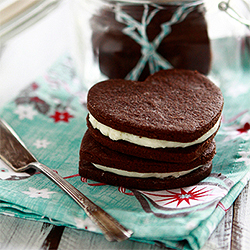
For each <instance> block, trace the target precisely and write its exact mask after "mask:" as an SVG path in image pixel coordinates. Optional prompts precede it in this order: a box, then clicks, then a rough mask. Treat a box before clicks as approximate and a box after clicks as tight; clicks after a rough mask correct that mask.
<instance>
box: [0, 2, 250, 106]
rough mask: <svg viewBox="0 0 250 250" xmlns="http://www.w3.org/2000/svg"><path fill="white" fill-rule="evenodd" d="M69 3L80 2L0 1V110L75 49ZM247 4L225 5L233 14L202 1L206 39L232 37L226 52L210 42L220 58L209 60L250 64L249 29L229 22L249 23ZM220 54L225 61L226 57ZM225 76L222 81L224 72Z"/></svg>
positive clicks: (70, 4)
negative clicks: (203, 4)
mask: <svg viewBox="0 0 250 250" xmlns="http://www.w3.org/2000/svg"><path fill="white" fill-rule="evenodd" d="M74 1H78V2H80V1H81V0H40V1H35V0H0V42H1V48H0V106H2V105H3V104H4V103H5V102H7V101H8V100H10V99H11V98H13V97H14V96H15V95H16V94H17V93H18V92H19V91H20V90H21V89H22V88H24V87H25V86H26V85H27V84H29V83H31V82H32V81H34V80H35V79H36V77H38V76H39V75H42V74H43V72H44V71H45V70H46V69H48V67H50V66H51V64H52V63H53V62H55V61H56V59H57V58H58V57H59V56H60V55H62V54H63V53H67V52H69V53H71V51H72V47H74V46H76V45H75V41H74V39H75V36H76V35H78V34H75V19H76V18H77V17H76V16H74V9H73V8H72V2H74ZM82 1H84V0H82ZM249 1H250V0H231V1H228V0H227V1H225V2H224V3H228V2H230V6H231V7H232V8H233V10H235V11H236V12H234V11H232V10H231V9H227V10H225V9H224V10H219V8H218V5H219V3H221V2H222V1H221V0H206V1H205V2H206V6H207V18H208V21H209V26H208V32H209V36H210V38H211V39H212V40H214V41H218V39H221V38H222V39H223V38H224V37H233V39H232V40H231V41H230V43H231V44H230V45H229V47H230V50H229V51H228V46H225V45H226V44H225V41H222V40H221V41H222V42H220V43H218V42H217V43H216V42H212V46H215V47H216V50H217V51H221V53H223V57H221V55H220V54H219V53H216V55H214V57H216V58H217V59H218V60H219V61H220V60H222V62H225V61H230V60H231V61H232V63H233V68H237V67H241V60H242V55H243V54H244V58H243V59H244V60H246V61H248V62H249V57H248V56H246V55H247V54H246V53H245V52H244V53H243V52H242V50H243V49H244V51H245V50H247V51H248V52H247V53H248V55H249V51H250V49H249V48H250V45H249V37H250V35H249V29H248V28H247V25H243V24H241V23H240V22H239V21H236V20H235V19H234V17H237V18H239V16H237V15H236V14H237V13H240V14H241V16H242V17H244V18H245V17H247V18H248V20H250V18H249V17H250V15H249V13H250V9H249V6H250V3H249ZM221 7H222V8H223V7H225V5H222V6H221ZM226 12H229V13H226ZM230 15H231V16H233V17H231V16H230ZM83 25H84V24H83ZM78 30H79V29H78ZM242 37H244V38H243V40H242ZM224 54H228V55H230V56H229V57H228V58H225V57H224ZM219 64H220V63H219ZM225 70H226V69H223V70H221V71H225ZM215 72H216V69H215ZM217 73H218V72H217ZM224 73H225V72H224ZM225 75H226V77H227V76H228V73H226V74H225ZM217 76H218V74H217ZM212 77H213V76H212ZM223 77H224V76H223ZM229 78H231V76H229Z"/></svg>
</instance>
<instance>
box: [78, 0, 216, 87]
mask: <svg viewBox="0 0 250 250" xmlns="http://www.w3.org/2000/svg"><path fill="white" fill-rule="evenodd" d="M74 13H75V20H76V29H77V32H76V37H75V39H76V43H77V44H76V45H75V46H74V51H75V52H74V55H75V56H74V57H75V60H76V64H77V69H78V73H79V75H80V76H81V78H82V80H83V81H84V83H85V84H86V85H88V86H91V85H92V84H94V83H96V82H97V81H100V80H104V79H108V78H109V79H114V78H123V79H130V80H139V81H143V80H145V78H146V77H147V76H149V75H150V74H152V73H155V72H157V71H159V70H161V69H169V68H182V69H191V70H197V71H199V72H200V73H203V74H208V73H209V70H210V62H211V52H210V41H209V37H208V32H207V24H206V20H205V17H204V15H205V8H204V4H203V1H197V0H196V1H194V0H193V1H185V0H184V1H174V0H172V1H168V0H158V1H144V0H137V1H128V0H123V1H115V0H110V1H106V0H91V1H90V0H77V1H76V3H75V12H74Z"/></svg>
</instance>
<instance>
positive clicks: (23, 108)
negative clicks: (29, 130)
mask: <svg viewBox="0 0 250 250" xmlns="http://www.w3.org/2000/svg"><path fill="white" fill-rule="evenodd" d="M14 113H15V114H17V115H18V117H19V119H20V120H23V119H25V118H26V119H29V120H33V118H34V116H35V115H37V114H38V112H37V111H36V110H34V109H33V107H32V106H30V105H18V106H17V109H16V110H15V111H14Z"/></svg>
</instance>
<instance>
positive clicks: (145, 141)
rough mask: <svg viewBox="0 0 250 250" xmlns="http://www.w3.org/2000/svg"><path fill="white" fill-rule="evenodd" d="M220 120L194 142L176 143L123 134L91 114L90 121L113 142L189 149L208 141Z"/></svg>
mask: <svg viewBox="0 0 250 250" xmlns="http://www.w3.org/2000/svg"><path fill="white" fill-rule="evenodd" d="M220 120H221V118H219V119H218V121H217V122H216V124H215V125H214V126H213V127H212V128H211V129H210V130H209V131H208V132H206V133H205V134H204V135H202V136H201V137H200V138H198V139H196V140H195V141H192V142H175V141H166V140H159V139H152V138H147V137H143V136H138V135H133V134H129V133H126V132H122V131H119V130H116V129H113V128H111V127H108V126H106V125H104V124H102V123H100V122H98V121H97V120H96V119H95V118H94V117H93V116H92V115H91V114H90V113H89V121H90V123H91V124H92V126H93V128H95V129H98V130H99V131H100V132H101V133H102V134H103V135H104V136H108V137H109V138H110V139H111V140H113V141H118V140H124V141H128V142H131V143H134V144H136V145H140V146H145V147H150V148H178V147H182V148H185V147H189V146H192V145H195V144H199V143H201V142H204V141H205V140H207V139H208V138H209V137H210V136H211V135H212V134H213V133H215V132H216V130H217V129H218V128H219V126H220Z"/></svg>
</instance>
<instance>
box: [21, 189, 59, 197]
mask: <svg viewBox="0 0 250 250" xmlns="http://www.w3.org/2000/svg"><path fill="white" fill-rule="evenodd" d="M22 193H24V194H27V195H28V196H29V197H30V198H45V199H49V198H50V195H51V194H54V193H56V192H49V191H48V188H44V189H41V190H38V189H36V188H32V187H29V191H23V192H22Z"/></svg>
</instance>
